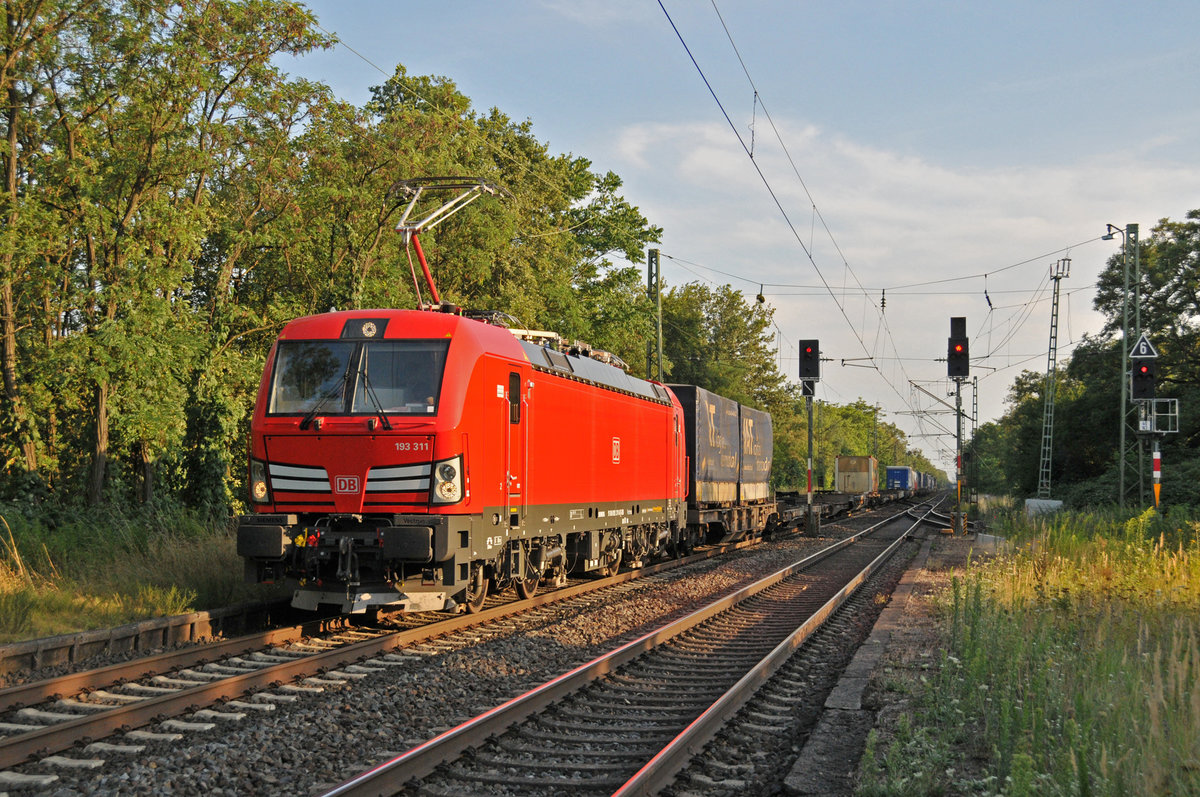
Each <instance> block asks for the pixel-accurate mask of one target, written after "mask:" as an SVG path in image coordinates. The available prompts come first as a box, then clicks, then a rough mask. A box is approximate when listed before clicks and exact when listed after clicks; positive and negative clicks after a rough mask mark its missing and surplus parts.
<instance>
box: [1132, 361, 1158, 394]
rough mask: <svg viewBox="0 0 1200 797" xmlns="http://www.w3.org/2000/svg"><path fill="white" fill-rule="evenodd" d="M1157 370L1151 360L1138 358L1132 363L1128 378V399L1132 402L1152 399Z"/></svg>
mask: <svg viewBox="0 0 1200 797" xmlns="http://www.w3.org/2000/svg"><path fill="white" fill-rule="evenodd" d="M1157 371H1158V368H1157V366H1156V365H1155V363H1154V360H1153V359H1146V358H1139V359H1137V360H1134V361H1133V373H1132V374H1131V376H1130V391H1129V397H1130V398H1132V399H1133V400H1134V401H1146V400H1148V399H1152V398H1154V382H1155V377H1157V375H1158V374H1157Z"/></svg>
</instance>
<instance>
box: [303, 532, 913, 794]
mask: <svg viewBox="0 0 1200 797" xmlns="http://www.w3.org/2000/svg"><path fill="white" fill-rule="evenodd" d="M905 517H906V513H900V514H899V515H894V516H892V517H891V518H889V519H888V520H886V521H883V522H881V523H878V524H876V525H875V526H872V527H871V528H870V529H868V530H867V531H865V532H862V533H860V534H856V535H854V536H852V537H849V538H847V539H845V540H842V541H841V542H839V543H837V544H835V545H832V546H830V547H829V548H827V549H825V550H823V551H821V552H820V553H818V554H814V555H812V556H810V557H807V558H805V559H803V560H802V561H800V562H797V563H795V564H793V565H792V566H790V567H788V568H785V569H783V570H780V571H778V572H776V573H775V574H773V575H771V576H768V577H767V578H764V579H761V580H760V581H758V582H756V583H754V584H752V585H750V586H748V587H745V588H743V589H741V590H739V591H738V592H736V593H734V594H733V595H730V596H727V597H726V598H723V599H721V600H718V601H716V602H714V603H711V604H709V605H708V606H706V607H704V608H703V609H701V610H698V611H695V612H693V613H691V614H689V615H688V616H686V617H684V618H682V619H679V620H676V621H674V622H671V623H669V624H667V625H665V626H663V627H662V628H659V629H657V630H654V631H651V632H650V633H647V634H644V635H642V636H641V637H639V638H637V639H635V640H632V641H630V642H628V643H626V644H624V645H622V646H620V647H619V648H617V649H616V650H614V651H612V652H611V653H608V654H606V655H604V656H601V657H599V658H597V659H595V660H593V661H591V662H589V663H587V664H584V665H582V666H580V667H577V668H576V669H574V670H572V671H570V672H568V673H566V674H564V675H561V676H559V677H557V678H554V679H552V680H550V681H548V682H546V683H544V684H543V685H541V686H539V687H537V688H535V689H532V690H529V691H528V692H526V693H525V694H523V695H520V696H519V697H516V698H514V699H512V700H510V701H508V702H507V703H505V704H503V705H501V706H498V707H496V708H494V709H492V710H490V711H487V712H484V713H483V714H480V715H479V716H477V717H475V718H474V719H471V720H469V721H467V722H463V723H461V724H459V725H458V726H457V727H454V728H451V729H449V730H447V731H446V732H444V733H442V734H441V735H439V736H437V737H436V738H434V739H431V740H430V741H428V742H426V743H424V744H421V745H418V746H416V747H414V748H412V749H410V750H408V751H407V752H405V753H403V754H402V755H399V756H397V757H395V758H393V759H392V760H390V761H387V762H386V763H383V764H381V765H379V766H376V767H374V768H372V769H370V770H368V771H366V772H364V773H362V774H360V775H359V776H357V777H355V778H352V779H350V780H347V781H345V782H344V783H342V784H341V785H339V786H337V787H335V788H333V789H332V790H329V791H328V792H327V793H326V795H327V797H333V795H338V796H339V797H340V796H342V795H356V796H357V795H366V794H393V793H403V794H417V795H426V796H430V797H431V796H434V795H461V794H478V793H495V792H497V791H499V790H505V791H512V790H516V792H519V793H521V794H548V795H549V794H563V793H573V794H574V793H579V794H614V795H632V794H653V793H656V792H657V791H658V790H659V789H661V788H662V787H664V786H665V785H666V784H668V783H670V782H671V780H672V779H673V778H674V777H675V776H676V774H677V773H678V772H679V771H680V770H681V769H682V768H683V767H685V766H686V765H687V762H688V761H689V760H690V758H691V756H692V754H693V753H694V752H695V751H696V750H697V749H699V747H700V746H702V745H703V744H704V743H705V742H706V741H707V740H708V739H710V738H711V737H712V736H713V735H714V734H715V733H716V732H717V730H718V729H719V728H720V726H721V725H722V724H723V723H724V722H725V720H726V719H727V718H728V717H729V716H731V715H732V714H733V713H734V712H735V711H736V710H737V709H738V708H739V707H740V706H741V705H742V704H743V703H745V702H746V700H748V699H749V698H750V697H751V696H752V695H753V694H754V692H755V690H756V689H757V688H758V687H759V686H760V685H761V684H763V683H764V682H765V681H766V680H767V679H768V678H769V677H770V675H771V673H773V672H774V671H775V670H776V669H777V668H779V667H780V666H781V665H782V664H783V663H784V662H785V661H786V660H787V659H788V658H789V657H790V656H791V654H792V653H793V651H794V650H795V648H796V647H798V646H799V645H800V644H801V643H802V642H803V641H804V640H805V639H806V638H807V637H808V636H809V635H810V634H812V633H813V632H814V630H815V629H817V628H818V627H820V625H821V624H822V623H823V622H824V621H825V620H826V618H828V617H829V616H830V615H831V614H832V613H833V612H834V611H835V610H836V609H837V607H838V606H840V605H841V604H842V603H843V602H844V601H845V600H846V599H847V598H848V596H849V595H851V594H852V593H853V591H854V590H855V588H856V587H858V586H859V585H860V584H862V583H863V582H864V580H865V579H866V578H868V576H869V575H870V574H871V573H872V572H873V571H875V570H876V569H878V568H879V567H880V566H881V565H882V564H883V563H884V562H885V561H886V560H887V559H888V557H890V556H891V555H892V554H893V553H894V552H895V550H897V548H898V547H899V546H900V545H901V544H902V543H903V541H904V540H905V539H906V538H907V536H908V535H909V533H910V532H911V530H912V529H913V528H915V526H916V525H917V523H912V524H911V525H909V524H908V522H907V521H906V520H905V519H904V518H905ZM901 525H903V526H904V528H903V529H901V528H898V527H899V526H901Z"/></svg>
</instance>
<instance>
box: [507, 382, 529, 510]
mask: <svg viewBox="0 0 1200 797" xmlns="http://www.w3.org/2000/svg"><path fill="white" fill-rule="evenodd" d="M522 371H523V369H522V368H521V367H520V366H512V367H510V368H509V370H508V373H507V377H506V379H507V381H506V389H505V391H504V406H503V414H504V424H505V426H506V434H505V435H504V440H505V441H506V443H505V458H504V461H505V469H506V472H505V488H504V489H505V496H506V501H507V507H506V508H507V510H508V526H509V528H510V529H520V528H522V527H523V525H524V523H525V506H526V497H527V486H526V483H525V482H526V477H527V476H528V462H527V456H528V452H527V448H528V439H529V438H528V434H527V430H528V428H529V418H528V415H529V412H528V409H529V407H528V403H527V402H526V401H525V390H524V385H525V376H524V374H523V373H522Z"/></svg>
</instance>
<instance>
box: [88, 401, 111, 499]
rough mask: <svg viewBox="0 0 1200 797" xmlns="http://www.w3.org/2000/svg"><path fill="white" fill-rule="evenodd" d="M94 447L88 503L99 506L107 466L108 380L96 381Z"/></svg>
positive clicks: (89, 478)
mask: <svg viewBox="0 0 1200 797" xmlns="http://www.w3.org/2000/svg"><path fill="white" fill-rule="evenodd" d="M95 443H96V447H95V449H93V451H92V471H91V474H90V475H89V477H88V503H89V504H90V505H92V506H99V504H100V501H101V499H102V498H103V495H104V474H105V471H106V470H107V468H108V382H107V381H102V382H97V383H96V438H95Z"/></svg>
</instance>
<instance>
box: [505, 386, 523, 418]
mask: <svg viewBox="0 0 1200 797" xmlns="http://www.w3.org/2000/svg"><path fill="white" fill-rule="evenodd" d="M508 422H509V423H520V422H521V375H520V374H509V375H508Z"/></svg>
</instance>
